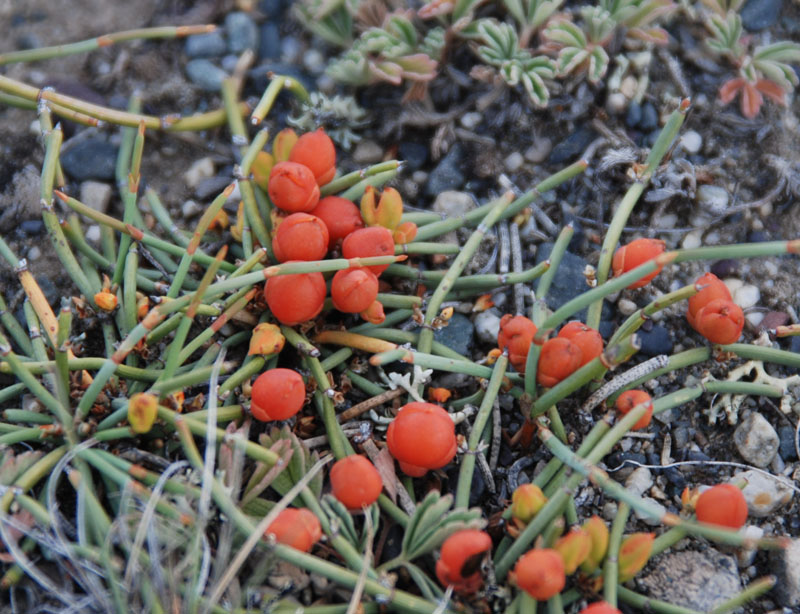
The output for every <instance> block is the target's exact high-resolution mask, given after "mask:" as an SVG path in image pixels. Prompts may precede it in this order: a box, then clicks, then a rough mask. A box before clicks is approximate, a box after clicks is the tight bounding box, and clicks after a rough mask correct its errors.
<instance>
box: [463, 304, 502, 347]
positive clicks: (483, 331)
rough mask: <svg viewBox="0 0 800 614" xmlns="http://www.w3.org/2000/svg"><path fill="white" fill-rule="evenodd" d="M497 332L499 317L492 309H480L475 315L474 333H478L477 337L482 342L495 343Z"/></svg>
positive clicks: (498, 330) (498, 329)
mask: <svg viewBox="0 0 800 614" xmlns="http://www.w3.org/2000/svg"><path fill="white" fill-rule="evenodd" d="M471 307H472V306H470V308H471ZM499 332H500V318H499V317H498V316H497V314H496V313H494V310H493V309H488V310H486V311H482V312H481V313H479V314H478V315H476V316H475V334H476V335H478V339H480V340H481V341H483V342H484V343H491V344H496V343H497V334H498V333H499Z"/></svg>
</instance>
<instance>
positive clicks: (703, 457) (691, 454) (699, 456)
mask: <svg viewBox="0 0 800 614" xmlns="http://www.w3.org/2000/svg"><path fill="white" fill-rule="evenodd" d="M686 460H690V461H702V462H704V463H705V462H708V461H710V460H711V459H710V458H709V457H708V454H706V453H705V452H701V451H700V450H689V451H688V452H687V453H686Z"/></svg>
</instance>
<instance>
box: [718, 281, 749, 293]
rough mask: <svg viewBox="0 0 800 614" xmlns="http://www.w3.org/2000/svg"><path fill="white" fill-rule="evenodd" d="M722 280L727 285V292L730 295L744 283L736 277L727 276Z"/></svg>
mask: <svg viewBox="0 0 800 614" xmlns="http://www.w3.org/2000/svg"><path fill="white" fill-rule="evenodd" d="M722 281H723V282H724V283H725V285H726V286H727V287H728V292H730V293H731V296H733V295H734V294H735V293H736V291H737V290H738V289H739V288H741V287H742V286H743V285H744V282H743V281H742V280H741V279H738V278H736V277H728V278H726V279H723V280H722Z"/></svg>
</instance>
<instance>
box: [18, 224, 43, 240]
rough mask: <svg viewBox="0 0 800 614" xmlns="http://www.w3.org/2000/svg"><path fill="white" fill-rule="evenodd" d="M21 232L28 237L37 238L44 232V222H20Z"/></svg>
mask: <svg viewBox="0 0 800 614" xmlns="http://www.w3.org/2000/svg"><path fill="white" fill-rule="evenodd" d="M19 230H20V231H21V232H23V233H25V235H26V236H29V237H35V236H37V235H40V234H42V232H44V222H43V221H42V220H23V221H22V222H19Z"/></svg>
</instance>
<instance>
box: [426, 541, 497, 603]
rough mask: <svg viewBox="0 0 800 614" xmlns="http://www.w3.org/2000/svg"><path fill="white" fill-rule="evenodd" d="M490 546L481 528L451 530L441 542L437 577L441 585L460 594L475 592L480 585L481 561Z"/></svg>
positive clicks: (490, 543)
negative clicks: (451, 532)
mask: <svg viewBox="0 0 800 614" xmlns="http://www.w3.org/2000/svg"><path fill="white" fill-rule="evenodd" d="M491 548H492V538H491V537H489V535H488V533H486V532H484V531H478V530H477V529H464V530H461V531H457V532H455V533H453V534H452V535H451V536H450V537H448V538H447V539H446V540H445V541H444V543H443V544H442V552H441V556H440V557H439V560H438V561H437V562H436V577H437V578H439V582H441V583H442V586H452V587H453V590H455V591H456V592H457V593H460V594H462V595H469V594H472V593H475V592H477V591H478V589H480V587H481V585H482V584H483V579H482V578H481V573H480V567H481V561H483V559H484V557H485V556H486V555H487V554H488V553H489V550H491Z"/></svg>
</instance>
